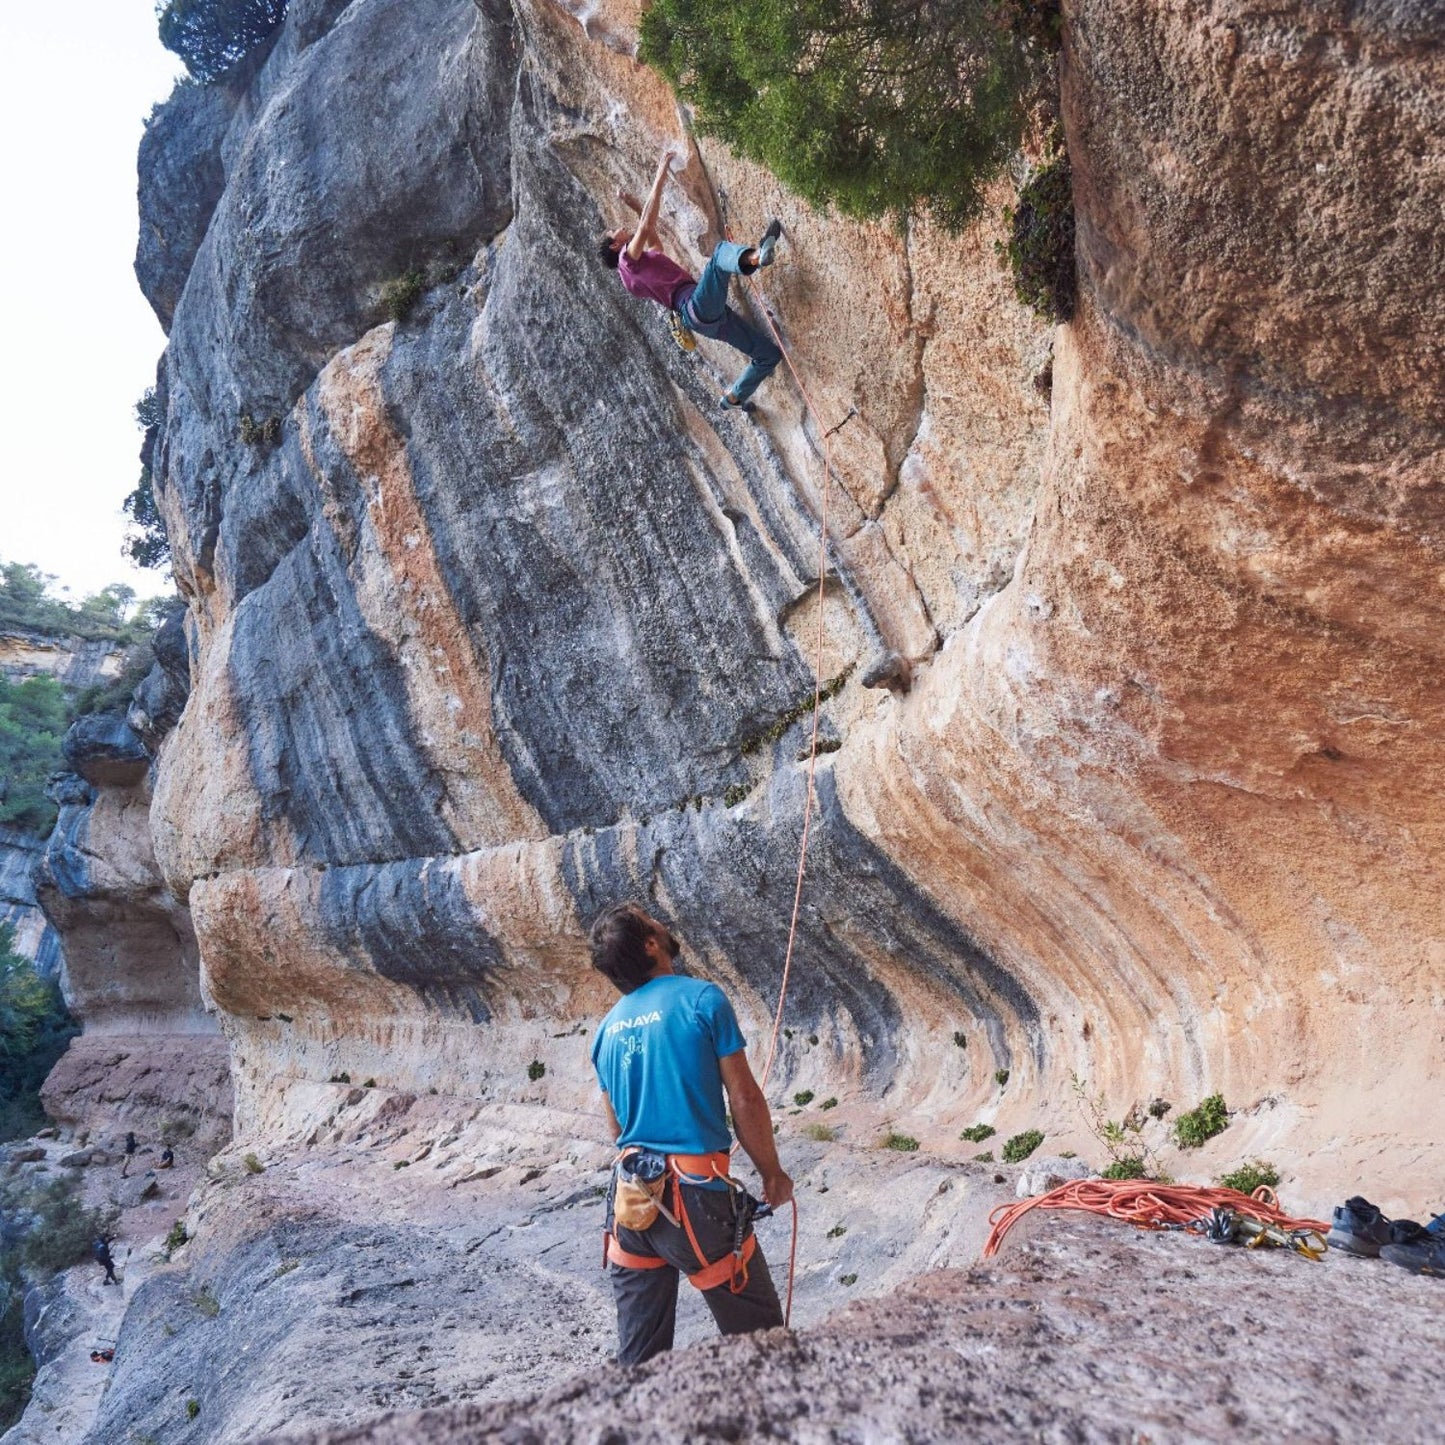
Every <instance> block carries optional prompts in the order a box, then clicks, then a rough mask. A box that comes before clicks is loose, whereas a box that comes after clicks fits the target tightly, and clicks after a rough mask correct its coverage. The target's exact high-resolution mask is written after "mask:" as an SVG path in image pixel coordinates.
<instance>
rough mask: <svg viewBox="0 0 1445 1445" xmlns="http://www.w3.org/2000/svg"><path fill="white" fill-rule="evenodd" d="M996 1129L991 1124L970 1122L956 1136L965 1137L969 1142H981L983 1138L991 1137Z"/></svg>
mask: <svg viewBox="0 0 1445 1445" xmlns="http://www.w3.org/2000/svg"><path fill="white" fill-rule="evenodd" d="M997 1133H998V1130H997V1129H995V1128H994V1127H993V1125H992V1124H970V1125H969V1126H968V1128H967V1129H965V1130H964V1131H963V1133H961V1134H960V1135H959V1136H958V1137H959V1138H960V1139H967V1140H968V1142H969V1143H970V1144H982V1143H983V1141H984V1140H985V1139H992V1138H993V1136H994V1135H995V1134H997Z"/></svg>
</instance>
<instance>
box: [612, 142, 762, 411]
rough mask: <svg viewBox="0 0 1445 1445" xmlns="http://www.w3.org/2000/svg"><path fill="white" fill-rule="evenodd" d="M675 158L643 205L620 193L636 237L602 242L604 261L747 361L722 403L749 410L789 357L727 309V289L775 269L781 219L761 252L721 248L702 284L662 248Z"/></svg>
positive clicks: (620, 233)
mask: <svg viewBox="0 0 1445 1445" xmlns="http://www.w3.org/2000/svg"><path fill="white" fill-rule="evenodd" d="M676 159H677V153H676V152H675V151H670V150H668V151H664V152H663V154H662V160H661V162H660V163H659V165H658V167H657V177H656V179H655V180H654V181H653V183H652V190H651V191H649V192H648V195H647V200H646V201H645V202H644V203H642V204H640V205H639V204H638V201H637V198H636V197H635V196H633V195H632V194H631V193H630V192H627V191H619V192H618V196H619V198H620V199H621V200H622V201H623V202H624V203H625V204H626V205H629V206H631V207H632V209H633V210H635V211H637V212H638V215H639V219H638V223H637V227H636V229H635V230H629V229H628V228H627V227H626V226H623V227H621V228H619V229H618V230H616V231H611V232H609V233H608V234H607V235H605V236H603V237H602V238H601V240H600V241H599V242H598V246H597V254H598V256H599V257H600V258H601V260H602V264H603V265H604V266H607V267H608V268H610V269H612V270H615V271H616V272H617V274H618V276H619V278H620V279H621V281H622V284H623V285H624V286H625V287H626V288H627V290H628V291H629V292H630V293H631V294H632V295H633V296H636V297H639V298H640V299H641V300H643V301H656V302H657V304H658V305H659V306H663V307H665V308H666V309H667V310H668V311H670V312H673V313H675V314H676V315H677V316H679V317H681V320H682V324H683V325H684V326H685V327H686V328H687V329H688V330H690V331H695V332H696V333H697V334H698V335H699V336H706V337H709V338H711V339H712V340H714V341H722V342H725V343H726V344H727V345H728V346H731V347H732V348H733V350H734V351H741V352H742V353H743V355H744V356H746V357H747V358H748V364H747V366H746V367H745V368H744V369H743V371H742V373H741V374H740V375H739V376H738V379H737V380H736V381H735V382H733V384H732V386H731V387H729V388H728V390H727V391H725V392H723V394H722V396H721V397H719V398H718V404H719V405H720V406H722V407H724V408H727V409H734V408H743V409H746V410H750V409H751V408H750V407H749V406H748V398H749V397H751V396H752V394H753V392H755V391H756V390H757V389H758V386H759V385H760V384H761V383H762V382H763V380H764V379H765V378H766V377H768V376H769V375H770V374H771V373H772V371H773V368H774V367H775V366H777V364H778V362H779V361H781V360H782V359H783V354H782V352H781V351H779V350H778V348H777V346H776V345H775V344H774V343H773V342H772V340H770V339H769V338H768V337H766V336H764V335H763V333H762V332H761V331H759V330H757V328H756V327H754V326H751V325H749V323H748V322H746V321H744V320H743V318H742V317H741V316H739V315H738V313H737V312H736V311H734V310H733V309H732V307H731V306H729V305H728V283H729V279H730V278H731V277H733V276H738V275H742V276H750V275H751V274H752V273H753V272H754V271H756V270H757V269H758V267H759V266H770V265H772V263H773V252H774V249H775V248H776V246H777V244H778V237H779V236H780V235H782V233H783V225H782V222H781V221H779V220H777V219H774V220H772V221H769V222H768V228H767V230H766V231H764V232H763V238H762V240H761V241H759V242H758V244H757V245H756V246H740V245H738V244H737V243H736V242H734V241H719V242H718V244H717V248H716V250H714V251H713V253H712V258H711V259H710V260H709V261H708V263H707V265H706V266H704V267H703V272H702V276H701V278H700V279H698V280H694V279H693V277H692V273H691V272H689V271H687V270H685V269H684V268H683V267H681V266H679V265H678V264H677V262H676V261H674V260H673V259H672V258H671V257H670V256H668V255H667V253H666V252H665V251H664V250H663V249H662V241H661V238H660V237H659V236H658V233H657V214H658V210H659V209H660V207H661V205H662V191H663V187H664V186H665V185H666V184H667V174H668V171H669V170H670V169H671V168H672V164H673V162H674V161H675V160H676ZM684 344H686V343H684Z"/></svg>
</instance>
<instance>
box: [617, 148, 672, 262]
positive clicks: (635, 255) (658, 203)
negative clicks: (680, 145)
mask: <svg viewBox="0 0 1445 1445" xmlns="http://www.w3.org/2000/svg"><path fill="white" fill-rule="evenodd" d="M676 159H677V152H676V151H674V150H671V149H669V150H665V151H663V153H662V159H661V160H660V161H659V162H658V165H657V176H656V178H655V179H654V180H653V182H652V189H651V190H650V191H649V192H648V193H647V199H646V200H645V201H644V202H643V203H642V216H641V218H640V219H639V220H638V222H637V229H636V230H635V231H634V232H633V233H632V239H631V240H630V241H629V242H628V243H627V259H628V260H629V261H640V260H641V259H642V253H643V252H644V251H646V250H647V249H648V248H649V247H657V248H658V249H659V250H660V249H661V242H660V241H659V240H658V236H657V217H658V213H659V212H660V211H661V210H662V192H663V189H664V188H665V187H666V185H667V175H668V172H669V171H670V170H671V169H672V163H673V161H675V160H676Z"/></svg>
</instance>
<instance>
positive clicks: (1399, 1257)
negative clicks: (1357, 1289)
mask: <svg viewBox="0 0 1445 1445" xmlns="http://www.w3.org/2000/svg"><path fill="white" fill-rule="evenodd" d="M1380 1258H1381V1259H1385V1260H1389V1262H1390V1263H1391V1264H1398V1265H1399V1266H1400V1267H1401V1268H1402V1269H1408V1270H1409V1271H1410V1272H1411V1273H1412V1274H1433V1275H1436V1276H1438V1277H1439V1278H1441V1279H1445V1214H1437V1215H1436V1216H1435V1218H1434V1219H1432V1220H1431V1221H1430V1223H1429V1224H1427V1225H1425V1226H1423V1227H1421V1226H1420V1225H1418V1224H1416V1223H1415V1221H1414V1220H1413V1219H1397V1220H1396V1221H1395V1222H1394V1223H1393V1224H1392V1225H1391V1226H1390V1242H1389V1243H1388V1244H1386V1245H1385V1246H1384V1247H1383V1248H1382V1249H1381V1250H1380Z"/></svg>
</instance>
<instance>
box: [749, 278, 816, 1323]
mask: <svg viewBox="0 0 1445 1445" xmlns="http://www.w3.org/2000/svg"><path fill="white" fill-rule="evenodd" d="M748 279H749V280H750V281H751V282H752V284H753V289H754V290H755V291H756V292H757V294H758V298H759V301H760V303H761V305H762V308H763V315H764V316H766V317H767V319H768V330H770V331H771V332H772V333H773V340H774V341H776V342H777V343H778V350H779V351H781V352H782V353H783V360H784V361H786V362H787V363H788V370H789V371H790V372H791V373H792V376H793V380H794V381H795V382H796V383H797V386H798V390H799V391H800V392H801V393H802V396H803V402H804V405H806V406H807V408H808V413H809V415H810V416H811V417H812V418H813V425H814V426H815V427H816V428H817V429H818V440H819V443H820V445H821V446H822V449H823V479H822V482H821V484H820V486H819V489H818V490H819V501H818V632H817V645H816V649H815V655H814V659H813V728H812V734H811V736H810V738H809V742H808V785H807V791H806V793H805V794H804V798H803V836H802V839H801V840H800V842H799V844H798V877H797V882H796V883H795V884H794V887H793V913H792V917H791V918H790V919H789V921H788V946H787V948H786V949H785V950H784V953H783V977H782V980H781V982H780V983H779V985H778V1008H777V1012H776V1013H775V1014H774V1015H773V1032H772V1036H771V1037H770V1038H769V1040H768V1056H767V1059H766V1060H765V1061H764V1063H763V1077H762V1087H763V1088H766V1087H767V1084H768V1076H769V1074H771V1073H772V1071H773V1060H774V1059H775V1058H776V1057H777V1053H778V1034H779V1032H780V1031H781V1029H782V1027H783V1007H784V1005H785V1004H786V1003H787V1001H788V981H789V979H790V978H791V976H792V971H793V954H794V952H795V950H796V948H797V942H798V917H799V914H800V913H801V912H802V907H803V878H804V875H805V874H806V872H807V867H808V840H809V838H810V836H811V833H812V824H813V777H814V774H815V773H816V772H817V768H818V715H819V713H821V712H822V710H823V642H824V637H825V633H824V626H823V601H824V597H825V590H824V589H825V584H826V582H827V578H828V477H829V474H830V473H831V472H832V469H833V458H832V449H831V448H830V447H829V445H828V433H827V431H826V430H825V429H824V426H823V419H822V417H820V416H819V415H818V408H817V407H816V406H814V405H813V398H812V397H811V396H810V395H809V393H808V388H807V387H806V386H804V385H803V378H802V377H801V376H799V375H798V368H797V367H796V366H795V365H794V364H793V357H792V353H791V352H790V351H789V350H788V348H787V346H786V345H785V344H784V343H783V338H782V336H781V334H780V333H779V331H778V327H777V323H776V322H775V321H774V319H773V312H772V308H771V307H770V306H769V305H768V298H767V296H766V294H765V293H764V291H763V288H762V287H761V286H760V285H759V284H758V279H757V274H756V272H755V273H754V274H753V275H752V276H750V277H749V278H748ZM792 1204H793V1237H792V1243H791V1245H790V1246H789V1250H788V1299H787V1303H786V1305H785V1306H784V1308H783V1323H784V1324H785V1325H786V1324H788V1323H789V1322H790V1321H791V1320H792V1315H793V1278H794V1275H795V1274H796V1273H797V1265H798V1201H797V1200H796V1199H795V1200H793V1201H792Z"/></svg>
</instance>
